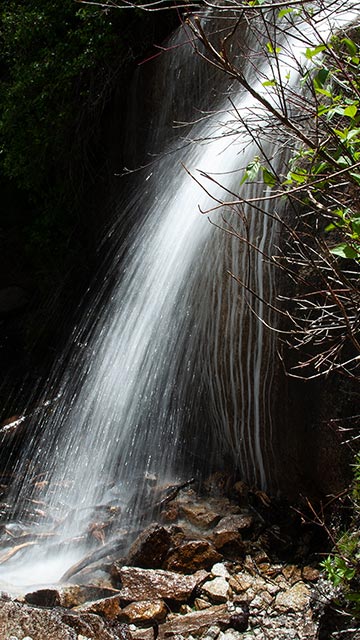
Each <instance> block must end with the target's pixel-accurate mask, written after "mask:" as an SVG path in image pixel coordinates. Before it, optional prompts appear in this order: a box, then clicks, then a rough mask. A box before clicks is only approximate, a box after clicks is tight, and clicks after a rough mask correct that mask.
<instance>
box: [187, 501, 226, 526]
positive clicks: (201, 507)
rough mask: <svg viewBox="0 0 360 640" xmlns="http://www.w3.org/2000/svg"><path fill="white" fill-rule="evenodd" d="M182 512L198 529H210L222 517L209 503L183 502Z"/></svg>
mask: <svg viewBox="0 0 360 640" xmlns="http://www.w3.org/2000/svg"><path fill="white" fill-rule="evenodd" d="M181 514H182V515H183V516H184V518H186V520H187V521H188V522H190V523H191V524H193V525H194V526H195V527H198V529H209V527H213V526H214V525H215V524H216V523H217V522H219V520H220V519H221V514H219V513H217V512H215V511H212V510H211V509H210V508H209V505H208V504H207V503H205V504H198V503H195V504H194V503H182V504H181Z"/></svg>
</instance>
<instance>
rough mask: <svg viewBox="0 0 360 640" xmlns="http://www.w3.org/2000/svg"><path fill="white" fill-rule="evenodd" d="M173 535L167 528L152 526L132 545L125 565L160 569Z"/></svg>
mask: <svg viewBox="0 0 360 640" xmlns="http://www.w3.org/2000/svg"><path fill="white" fill-rule="evenodd" d="M170 544H171V535H170V533H169V531H168V530H167V529H165V527H160V526H159V525H152V526H150V527H148V528H147V529H145V531H143V532H142V533H141V534H140V535H139V536H138V538H137V539H136V540H135V542H134V543H133V544H132V545H131V547H130V550H129V553H128V555H127V556H126V559H125V564H126V565H127V566H131V567H143V568H144V569H160V568H161V566H162V564H163V562H164V560H165V557H166V554H167V552H168V550H169V548H170Z"/></svg>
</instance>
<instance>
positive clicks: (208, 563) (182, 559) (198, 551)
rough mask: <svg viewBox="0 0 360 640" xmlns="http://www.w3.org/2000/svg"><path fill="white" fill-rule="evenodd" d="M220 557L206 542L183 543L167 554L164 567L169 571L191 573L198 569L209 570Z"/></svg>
mask: <svg viewBox="0 0 360 640" xmlns="http://www.w3.org/2000/svg"><path fill="white" fill-rule="evenodd" d="M221 558H222V555H221V554H220V553H219V552H218V551H216V549H215V548H214V547H213V545H212V544H211V543H210V542H208V541H207V540H193V541H190V542H185V543H184V544H182V545H180V546H179V547H177V548H176V549H174V550H173V551H172V552H170V553H169V555H168V557H167V558H166V561H165V563H164V566H165V568H166V569H169V570H171V571H182V572H183V573H193V572H194V571H197V570H198V569H210V568H211V567H212V565H213V564H215V562H219V560H221Z"/></svg>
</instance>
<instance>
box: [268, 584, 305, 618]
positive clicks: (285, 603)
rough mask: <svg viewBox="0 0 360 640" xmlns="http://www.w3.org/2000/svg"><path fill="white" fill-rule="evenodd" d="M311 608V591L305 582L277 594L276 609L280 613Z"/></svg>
mask: <svg viewBox="0 0 360 640" xmlns="http://www.w3.org/2000/svg"><path fill="white" fill-rule="evenodd" d="M309 606H310V589H309V587H308V586H307V585H306V584H304V582H297V583H296V584H294V586H293V587H291V588H290V589H287V591H282V592H280V593H278V594H277V596H276V599H275V608H276V609H278V610H279V611H301V610H306V609H307V608H308V607H309Z"/></svg>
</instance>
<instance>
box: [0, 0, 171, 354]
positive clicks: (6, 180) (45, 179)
mask: <svg viewBox="0 0 360 640" xmlns="http://www.w3.org/2000/svg"><path fill="white" fill-rule="evenodd" d="M170 24H172V20H171V19H169V18H166V17H165V18H164V19H162V20H160V21H159V20H155V19H154V18H153V17H152V16H147V15H144V14H136V13H134V12H125V13H120V12H113V13H111V14H110V13H109V12H108V11H106V10H102V9H100V10H99V8H98V7H96V6H91V5H86V4H80V3H77V2H75V1H74V0H62V1H61V2H52V0H29V1H28V2H18V1H17V0H4V1H3V2H2V4H1V9H0V189H1V193H2V202H3V207H2V212H1V216H0V252H1V254H2V256H3V259H2V264H1V267H2V282H3V283H4V284H3V286H6V285H7V280H6V275H7V272H8V271H10V276H11V277H10V284H13V283H15V284H20V285H22V284H23V282H25V286H26V288H27V289H28V290H30V294H31V298H32V314H33V315H32V316H31V313H30V315H29V314H28V318H27V320H26V323H27V324H26V326H25V328H24V330H25V332H26V334H30V335H29V337H28V338H27V339H26V340H27V342H28V343H29V345H31V343H32V342H33V341H34V340H35V339H37V337H38V334H39V331H40V327H42V326H43V325H44V324H46V314H47V308H48V304H49V300H48V299H49V298H52V299H53V301H54V298H55V297H56V296H58V295H59V292H60V291H65V290H66V289H67V290H68V299H67V301H66V303H65V304H68V303H69V300H70V299H71V296H72V298H74V299H76V287H77V286H81V284H80V283H81V281H84V282H85V283H86V279H87V278H88V277H89V275H90V272H91V268H92V267H93V262H94V255H93V246H94V240H95V238H96V237H97V236H98V233H99V226H101V220H100V219H99V216H98V212H97V213H96V214H95V207H93V210H92V201H93V200H94V185H95V184H96V185H97V189H101V184H102V182H101V180H103V181H104V184H105V182H106V175H105V171H104V172H103V167H104V165H105V164H106V153H107V150H106V149H105V146H106V141H105V142H104V140H103V138H104V135H103V134H104V113H105V111H106V109H107V108H108V106H109V101H110V100H111V98H112V97H113V95H114V93H115V92H116V91H117V90H118V88H119V86H121V85H123V86H126V85H127V82H128V74H129V72H130V71H131V69H132V66H133V65H134V64H135V62H136V60H137V59H138V58H139V57H140V56H143V55H145V52H146V51H147V49H148V48H149V47H150V46H151V44H152V42H153V40H154V39H155V41H156V39H157V38H159V39H161V38H162V37H164V33H166V31H167V30H169V28H170V27H169V25H170ZM121 94H122V95H123V96H124V97H125V95H126V91H121ZM102 172H103V173H102ZM95 218H96V222H95ZM14 238H15V240H14ZM14 255H16V269H15V268H14V264H15V261H14V260H13V256H14ZM7 265H11V269H10V267H8V266H7ZM65 282H66V283H67V287H66V288H65V286H64V283H65ZM55 303H56V302H55ZM56 304H57V305H58V306H61V302H60V301H59V300H58V302H57V303H56ZM63 304H64V301H63V302H62V305H63ZM38 309H39V311H38ZM39 313H43V315H42V317H40V318H39V317H38V314H39ZM52 325H53V326H52V327H51V329H50V333H51V336H49V335H47V336H45V339H46V340H47V341H49V340H50V341H53V340H54V334H55V332H56V327H55V326H54V324H53V323H52ZM17 342H19V338H17Z"/></svg>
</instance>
